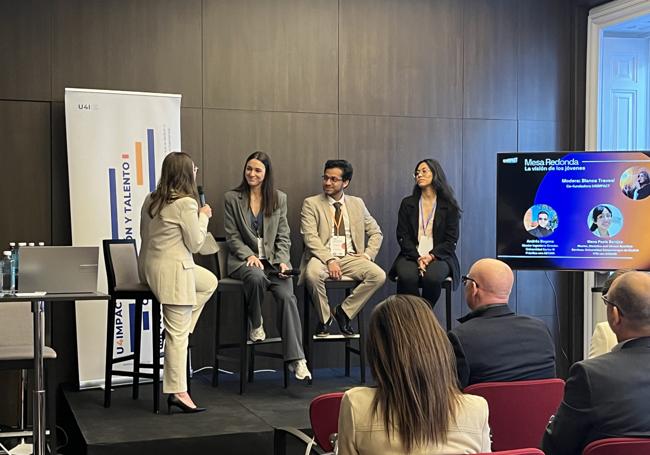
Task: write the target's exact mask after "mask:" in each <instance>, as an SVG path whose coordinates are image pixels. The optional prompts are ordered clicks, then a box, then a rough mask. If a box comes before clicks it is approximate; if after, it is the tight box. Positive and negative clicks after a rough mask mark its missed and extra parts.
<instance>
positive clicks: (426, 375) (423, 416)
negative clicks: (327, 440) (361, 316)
mask: <svg viewBox="0 0 650 455" xmlns="http://www.w3.org/2000/svg"><path fill="white" fill-rule="evenodd" d="M368 331H369V335H368V344H367V346H368V348H367V349H368V363H369V365H370V369H371V371H372V374H373V376H374V378H375V380H376V382H377V387H355V388H353V389H351V390H348V391H347V392H346V393H345V395H344V397H343V401H342V403H341V410H340V414H339V426H338V428H339V439H338V447H339V452H338V453H339V455H352V454H368V455H370V454H372V455H393V454H448V453H453V454H461V453H462V454H465V453H479V452H489V451H490V429H489V426H488V405H487V402H486V401H485V400H484V399H483V398H480V397H477V396H473V395H464V394H463V393H462V392H461V390H460V389H459V388H458V383H457V378H456V371H455V360H454V354H453V350H452V348H451V344H450V343H449V340H448V339H447V335H446V334H445V332H444V331H443V330H442V328H441V327H440V325H439V324H438V321H437V320H436V318H435V316H434V315H433V313H432V312H431V308H430V307H429V305H428V303H427V301H426V300H424V299H422V298H420V297H416V296H411V295H396V296H392V297H389V298H388V299H386V300H384V301H383V302H381V303H380V304H379V305H378V306H377V307H376V308H375V309H374V311H373V312H372V316H371V318H370V326H369V330H368Z"/></svg>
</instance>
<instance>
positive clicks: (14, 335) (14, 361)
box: [0, 302, 57, 453]
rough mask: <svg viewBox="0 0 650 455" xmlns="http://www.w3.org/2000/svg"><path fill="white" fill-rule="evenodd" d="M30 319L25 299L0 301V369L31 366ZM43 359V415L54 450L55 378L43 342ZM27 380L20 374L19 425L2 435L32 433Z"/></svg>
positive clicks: (52, 354) (49, 353) (52, 355)
mask: <svg viewBox="0 0 650 455" xmlns="http://www.w3.org/2000/svg"><path fill="white" fill-rule="evenodd" d="M33 333H34V331H33V320H32V312H31V304H30V303H29V302H5V303H2V304H1V305H0V370H20V371H21V375H22V374H23V372H24V371H25V370H32V369H33V368H34V340H33V338H32V334H33ZM43 360H44V361H45V369H46V371H47V376H46V380H47V389H48V392H47V394H46V395H47V407H48V409H47V419H48V427H49V428H50V452H51V453H56V445H57V439H56V390H53V389H52V387H53V385H54V384H55V378H56V374H55V373H56V370H55V365H56V362H55V360H56V351H54V349H52V348H50V347H48V346H45V348H44V349H43ZM26 387H27V381H26V380H24V378H21V394H22V396H21V401H20V404H21V406H20V414H21V415H20V425H19V428H18V431H15V432H13V431H12V432H0V439H2V438H24V437H32V432H31V431H27V428H26V421H27V418H26V415H27V413H26V409H25V406H24V403H25V397H26V396H27V390H26Z"/></svg>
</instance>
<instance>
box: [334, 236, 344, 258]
mask: <svg viewBox="0 0 650 455" xmlns="http://www.w3.org/2000/svg"><path fill="white" fill-rule="evenodd" d="M330 252H331V253H332V256H336V257H339V258H342V257H343V256H345V236H344V235H334V236H332V237H331V238H330Z"/></svg>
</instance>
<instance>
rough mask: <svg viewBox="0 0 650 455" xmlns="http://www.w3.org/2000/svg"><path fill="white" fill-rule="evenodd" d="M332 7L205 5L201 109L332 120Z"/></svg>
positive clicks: (298, 0) (293, 0) (295, 2)
mask: <svg viewBox="0 0 650 455" xmlns="http://www.w3.org/2000/svg"><path fill="white" fill-rule="evenodd" d="M337 13H338V6H337V2H336V1H332V0H310V1H307V2H305V1H303V0H273V1H263V2H260V1H255V0H240V1H236V2H233V1H228V0H206V1H205V2H204V12H203V14H204V21H203V49H204V53H203V55H204V57H203V62H204V75H205V78H204V90H205V98H204V104H205V106H206V107H214V108H229V109H260V110H273V111H292V112H325V113H328V112H336V111H337V109H338V102H337V89H338V87H337V78H338V53H337V46H338V42H337V33H338V25H337V18H338V16H337Z"/></svg>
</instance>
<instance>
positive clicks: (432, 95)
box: [340, 0, 463, 118]
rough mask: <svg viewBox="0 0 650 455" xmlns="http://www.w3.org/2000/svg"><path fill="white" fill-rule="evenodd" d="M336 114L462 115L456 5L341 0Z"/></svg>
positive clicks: (454, 0)
mask: <svg viewBox="0 0 650 455" xmlns="http://www.w3.org/2000/svg"><path fill="white" fill-rule="evenodd" d="M340 24H341V25H340V27H341V32H340V49H341V51H340V52H341V58H340V60H341V62H340V65H341V76H340V87H341V92H340V102H341V112H342V113H352V114H381V115H409V116H426V117H430V116H434V117H436V116H437V117H454V118H458V117H460V116H461V108H462V105H461V100H462V97H461V93H462V90H461V83H462V29H463V27H462V2H459V1H458V0H441V1H435V2H433V1H429V0H400V1H393V0H381V1H377V0H342V1H341V13H340Z"/></svg>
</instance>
